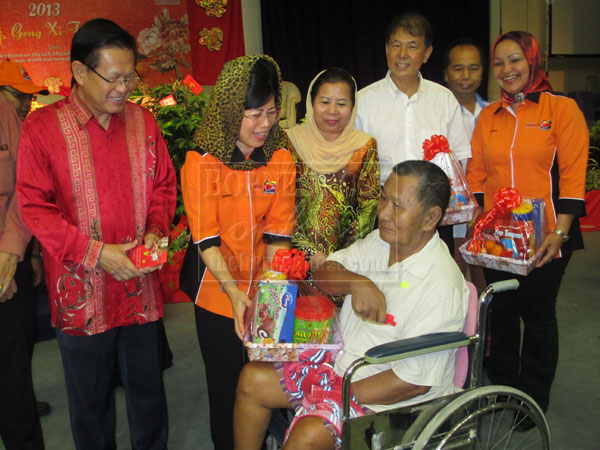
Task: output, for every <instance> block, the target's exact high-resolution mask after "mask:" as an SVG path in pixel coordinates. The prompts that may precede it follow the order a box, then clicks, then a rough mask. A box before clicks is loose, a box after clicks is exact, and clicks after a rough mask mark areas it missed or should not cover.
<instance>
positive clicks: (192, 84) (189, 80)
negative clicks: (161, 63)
mask: <svg viewBox="0 0 600 450" xmlns="http://www.w3.org/2000/svg"><path fill="white" fill-rule="evenodd" d="M183 84H185V85H186V86H187V87H189V88H190V91H192V92H193V93H194V94H196V95H198V94H199V93H200V92H202V89H203V88H202V86H201V85H200V83H198V82H197V81H196V80H194V77H192V76H191V75H188V76H187V77H185V78H184V79H183Z"/></svg>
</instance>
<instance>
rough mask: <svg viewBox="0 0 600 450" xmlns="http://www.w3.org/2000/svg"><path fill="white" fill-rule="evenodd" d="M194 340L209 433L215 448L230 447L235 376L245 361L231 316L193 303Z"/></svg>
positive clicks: (229, 448)
mask: <svg viewBox="0 0 600 450" xmlns="http://www.w3.org/2000/svg"><path fill="white" fill-rule="evenodd" d="M194 310H195V315H196V330H197V332H198V342H199V343H200V351H201V352H202V359H203V360H204V367H205V369H206V384H207V387H208V403H209V409H210V434H211V437H212V441H213V444H214V446H215V450H231V449H233V406H234V404H235V390H236V387H237V382H238V377H239V375H240V372H241V370H242V367H243V366H244V364H245V363H246V362H247V361H248V357H247V355H246V350H245V349H244V346H243V343H242V341H240V339H239V338H238V337H237V335H236V334H235V331H234V328H233V319H230V318H228V317H224V316H221V315H219V314H214V313H212V312H210V311H207V310H205V309H203V308H199V307H198V306H194Z"/></svg>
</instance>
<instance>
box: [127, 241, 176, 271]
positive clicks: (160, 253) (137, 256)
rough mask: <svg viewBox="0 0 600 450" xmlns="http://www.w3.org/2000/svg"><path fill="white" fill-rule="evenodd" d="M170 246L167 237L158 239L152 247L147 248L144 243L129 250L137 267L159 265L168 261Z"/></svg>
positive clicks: (130, 256) (130, 257)
mask: <svg viewBox="0 0 600 450" xmlns="http://www.w3.org/2000/svg"><path fill="white" fill-rule="evenodd" d="M168 246H169V238H167V237H163V238H161V239H158V240H157V241H155V242H154V245H153V246H152V247H150V248H146V246H145V245H144V244H142V245H138V246H137V247H135V248H134V249H133V250H131V251H130V252H129V259H131V261H132V262H133V264H135V267H136V268H137V269H143V268H145V267H155V266H159V265H161V264H164V263H166V262H167V248H168Z"/></svg>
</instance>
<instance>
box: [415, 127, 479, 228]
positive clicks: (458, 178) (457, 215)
mask: <svg viewBox="0 0 600 450" xmlns="http://www.w3.org/2000/svg"><path fill="white" fill-rule="evenodd" d="M423 159H424V160H425V161H431V162H432V163H434V164H435V165H436V166H438V167H439V168H441V169H442V170H443V171H444V172H445V173H446V175H447V176H448V179H449V180H450V189H451V193H450V203H449V205H448V208H447V209H446V212H445V214H444V218H443V219H442V222H441V223H440V225H453V224H457V223H466V222H469V221H471V220H472V219H473V215H474V214H475V210H476V209H477V201H476V200H475V196H474V195H473V193H472V192H471V190H470V189H469V186H468V184H467V179H466V177H465V174H464V171H463V168H462V166H461V164H460V162H459V161H458V159H456V155H455V154H454V153H453V152H452V151H451V150H450V146H449V144H448V140H447V139H446V137H444V136H442V135H441V134H434V135H433V136H431V139H425V142H423Z"/></svg>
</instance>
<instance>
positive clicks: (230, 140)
mask: <svg viewBox="0 0 600 450" xmlns="http://www.w3.org/2000/svg"><path fill="white" fill-rule="evenodd" d="M260 59H266V60H267V61H269V62H270V63H271V64H273V65H274V66H275V69H276V70H277V78H278V82H279V95H278V98H277V101H276V104H275V105H276V107H277V109H281V72H280V70H279V66H278V65H277V63H276V62H275V61H274V60H273V58H271V57H270V56H267V55H252V56H241V57H239V58H236V59H233V60H231V61H228V62H227V63H225V65H224V66H223V69H222V70H221V73H220V74H219V78H218V79H217V84H215V90H214V92H213V94H212V95H211V97H210V100H209V101H208V104H207V105H206V108H205V109H204V113H203V114H202V120H201V122H200V125H199V126H198V129H197V130H196V133H195V135H194V142H195V143H196V145H197V146H198V147H199V149H200V150H201V151H202V152H207V153H210V154H211V155H213V156H215V157H216V158H217V159H219V161H221V162H222V163H223V164H225V165H226V166H227V167H229V168H231V169H234V170H252V169H256V168H258V167H260V165H261V163H260V162H256V161H253V160H252V159H248V160H246V161H244V162H232V161H231V157H232V155H233V151H234V150H235V144H236V142H237V140H238V137H239V135H240V127H241V125H242V118H243V116H244V104H245V101H246V92H247V91H248V83H249V81H250V73H251V72H252V68H253V67H254V65H255V64H256V62H257V61H258V60H260ZM285 142H286V138H285V134H284V132H283V130H282V129H281V128H280V127H279V125H278V124H275V125H273V127H272V128H271V130H270V131H269V134H268V135H267V138H266V140H265V144H264V146H263V152H264V154H265V160H266V161H270V160H271V156H272V155H273V152H274V151H275V150H278V149H280V148H282V147H284V145H285Z"/></svg>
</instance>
